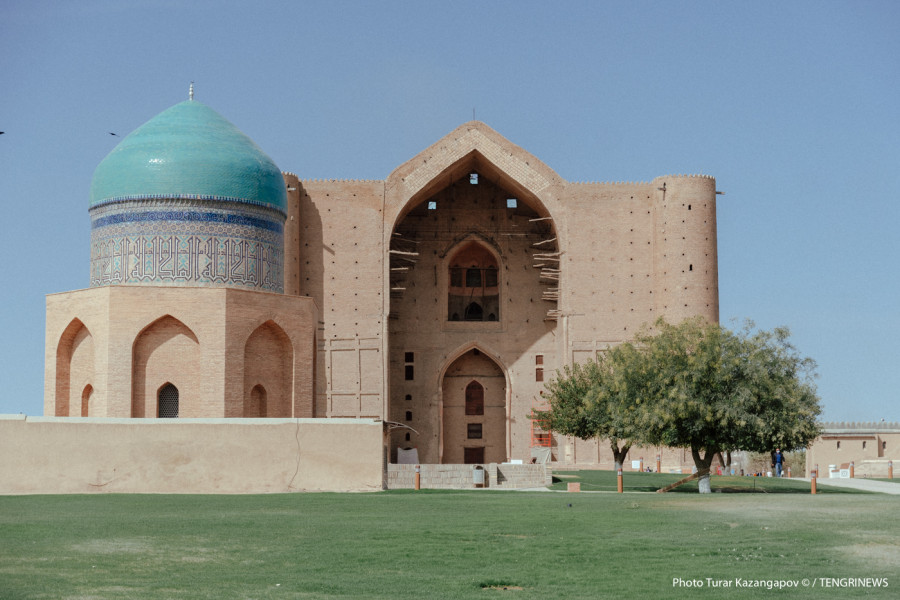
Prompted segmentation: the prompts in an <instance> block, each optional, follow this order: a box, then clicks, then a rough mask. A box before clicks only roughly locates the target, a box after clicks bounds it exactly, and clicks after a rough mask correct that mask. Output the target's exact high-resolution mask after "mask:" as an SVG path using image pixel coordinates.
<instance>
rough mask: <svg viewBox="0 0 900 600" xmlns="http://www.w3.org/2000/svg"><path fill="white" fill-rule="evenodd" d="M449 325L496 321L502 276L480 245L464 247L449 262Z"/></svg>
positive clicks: (492, 258) (486, 250) (469, 244)
mask: <svg viewBox="0 0 900 600" xmlns="http://www.w3.org/2000/svg"><path fill="white" fill-rule="evenodd" d="M448 283H449V285H448V290H447V320H448V321H460V320H462V321H497V320H499V318H500V276H499V269H498V264H497V259H496V257H495V256H494V255H493V254H491V253H490V252H489V251H488V249H487V248H485V247H484V246H483V245H482V244H480V243H478V242H467V243H465V244H463V245H462V246H461V247H460V248H459V249H458V250H457V251H456V253H455V254H454V255H453V257H452V258H451V259H450V263H449V277H448Z"/></svg>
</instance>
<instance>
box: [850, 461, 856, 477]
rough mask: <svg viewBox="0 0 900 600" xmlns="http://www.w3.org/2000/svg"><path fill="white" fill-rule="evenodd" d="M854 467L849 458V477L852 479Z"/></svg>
mask: <svg viewBox="0 0 900 600" xmlns="http://www.w3.org/2000/svg"><path fill="white" fill-rule="evenodd" d="M854 467H855V463H854V462H853V461H852V460H851V461H850V479H853V476H854V470H855V469H854Z"/></svg>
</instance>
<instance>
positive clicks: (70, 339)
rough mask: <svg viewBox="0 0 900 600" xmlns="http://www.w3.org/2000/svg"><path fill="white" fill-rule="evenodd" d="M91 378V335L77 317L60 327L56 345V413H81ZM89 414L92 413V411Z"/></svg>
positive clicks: (92, 358)
mask: <svg viewBox="0 0 900 600" xmlns="http://www.w3.org/2000/svg"><path fill="white" fill-rule="evenodd" d="M93 382H94V338H93V337H92V336H91V332H90V331H88V328H87V327H85V325H84V323H82V322H81V321H80V320H79V319H73V320H72V322H71V323H69V325H68V326H67V327H66V329H65V330H64V331H63V333H62V335H61V336H60V339H59V344H57V347H56V411H55V416H57V417H80V416H88V415H87V414H84V408H83V394H84V392H85V390H86V389H87V388H88V387H91V390H93V387H92V384H93ZM91 416H94V415H93V414H92V415H91Z"/></svg>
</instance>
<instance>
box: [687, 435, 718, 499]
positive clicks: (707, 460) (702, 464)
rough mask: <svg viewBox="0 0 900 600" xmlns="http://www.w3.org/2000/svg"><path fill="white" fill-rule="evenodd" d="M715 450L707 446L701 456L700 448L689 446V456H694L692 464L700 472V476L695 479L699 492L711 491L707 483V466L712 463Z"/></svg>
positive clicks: (706, 492)
mask: <svg viewBox="0 0 900 600" xmlns="http://www.w3.org/2000/svg"><path fill="white" fill-rule="evenodd" d="M716 452H717V451H716V450H715V449H714V448H707V450H706V454H705V455H704V456H702V457H701V456H700V448H698V447H696V446H691V456H692V457H693V458H694V466H695V467H697V472H698V473H700V478H699V479H697V487H698V489H699V491H700V493H701V494H709V493H710V492H712V489H711V488H710V485H709V467H710V465H711V464H712V461H713V458H714V457H715V456H716Z"/></svg>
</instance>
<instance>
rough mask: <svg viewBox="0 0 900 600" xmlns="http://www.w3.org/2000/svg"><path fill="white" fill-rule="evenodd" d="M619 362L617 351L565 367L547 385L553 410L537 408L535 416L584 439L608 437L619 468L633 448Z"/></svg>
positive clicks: (533, 417)
mask: <svg viewBox="0 0 900 600" xmlns="http://www.w3.org/2000/svg"><path fill="white" fill-rule="evenodd" d="M619 362H620V361H619V358H618V356H617V355H616V354H615V351H614V350H613V351H609V352H608V353H604V354H601V355H600V357H599V358H598V359H597V360H589V361H587V362H586V363H583V364H579V363H576V364H574V365H572V366H571V367H570V366H568V365H567V366H565V367H564V368H563V370H562V371H557V372H556V377H555V378H554V379H552V380H551V381H550V382H548V383H547V384H546V385H545V388H546V389H547V391H548V392H549V394H548V395H547V399H548V401H549V403H550V407H549V409H548V410H545V411H541V410H535V411H533V414H532V417H531V418H532V419H535V420H538V421H542V422H543V423H545V424H546V425H547V427H549V429H551V430H552V431H556V432H558V433H562V434H564V435H571V436H575V437H577V438H580V439H583V440H588V439H592V438H606V439H608V440H609V445H610V449H611V450H612V453H613V459H614V461H615V464H616V469H621V468H622V463H624V462H625V457H626V456H627V455H628V451H629V449H631V442H630V441H629V439H628V434H627V428H626V425H627V423H626V422H625V420H624V418H625V411H624V410H623V405H622V404H621V402H622V398H623V396H622V394H620V393H618V391H617V389H616V365H617V364H618V363H619Z"/></svg>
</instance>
